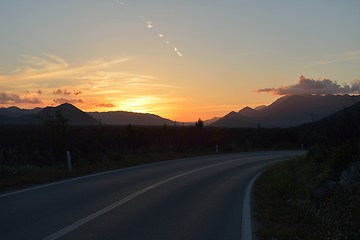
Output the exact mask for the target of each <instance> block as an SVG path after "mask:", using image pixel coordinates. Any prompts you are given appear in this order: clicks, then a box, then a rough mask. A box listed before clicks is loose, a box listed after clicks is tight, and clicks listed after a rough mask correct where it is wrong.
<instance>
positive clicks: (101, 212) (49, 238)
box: [43, 154, 283, 240]
mask: <svg viewBox="0 0 360 240" xmlns="http://www.w3.org/2000/svg"><path fill="white" fill-rule="evenodd" d="M254 158H255V159H258V160H259V161H260V160H264V158H266V159H268V160H271V159H276V158H283V156H279V155H278V154H276V155H273V156H271V157H269V156H260V159H259V156H256V157H245V158H238V159H234V160H228V161H225V162H220V163H216V164H212V165H209V166H206V167H201V168H197V169H194V170H191V171H188V172H185V173H181V174H178V175H176V176H173V177H171V178H167V179H165V180H163V181H160V182H157V183H155V184H152V185H150V186H148V187H145V188H143V189H141V190H138V191H136V192H134V193H132V194H130V195H128V196H126V197H125V198H123V199H121V200H119V201H117V202H115V203H113V204H110V205H109V206H107V207H105V208H103V209H101V210H99V211H97V212H94V213H92V214H90V215H89V216H87V217H84V218H82V219H80V220H78V221H76V222H74V223H72V224H70V225H68V226H66V227H64V228H63V229H61V230H59V231H57V232H55V233H53V234H51V235H49V236H47V237H45V238H43V240H53V239H58V238H60V237H62V236H64V235H65V234H67V233H69V232H71V231H73V230H75V229H77V228H79V227H81V226H82V225H84V224H86V223H88V222H90V221H92V220H94V219H95V218H97V217H100V216H101V215H104V214H105V213H107V212H109V211H111V210H113V209H115V208H117V207H119V206H121V205H123V204H125V203H127V202H129V201H130V200H132V199H134V198H136V197H138V196H140V195H141V194H143V193H146V192H148V191H150V190H152V189H154V188H156V187H159V186H160V185H163V184H165V183H168V182H170V181H173V180H175V179H177V178H180V177H183V176H186V175H189V174H192V173H195V172H199V171H202V170H205V169H208V168H213V167H216V166H220V165H224V164H228V163H232V162H235V161H239V160H242V161H244V160H251V159H254Z"/></svg>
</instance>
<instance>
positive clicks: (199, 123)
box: [195, 118, 204, 128]
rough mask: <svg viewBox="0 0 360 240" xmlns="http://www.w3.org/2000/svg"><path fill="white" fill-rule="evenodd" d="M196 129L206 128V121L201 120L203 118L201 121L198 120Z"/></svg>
mask: <svg viewBox="0 0 360 240" xmlns="http://www.w3.org/2000/svg"><path fill="white" fill-rule="evenodd" d="M195 127H197V128H203V127H204V121H203V120H201V118H199V120H197V122H196V123H195Z"/></svg>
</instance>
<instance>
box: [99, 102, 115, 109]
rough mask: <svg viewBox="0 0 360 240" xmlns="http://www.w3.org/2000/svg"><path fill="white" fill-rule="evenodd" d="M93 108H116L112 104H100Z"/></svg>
mask: <svg viewBox="0 0 360 240" xmlns="http://www.w3.org/2000/svg"><path fill="white" fill-rule="evenodd" d="M95 107H104V108H114V107H116V106H115V105H114V104H112V103H100V104H96V105H95Z"/></svg>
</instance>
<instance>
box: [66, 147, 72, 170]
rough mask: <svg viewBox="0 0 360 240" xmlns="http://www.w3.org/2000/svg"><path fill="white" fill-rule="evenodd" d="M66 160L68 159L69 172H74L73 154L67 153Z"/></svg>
mask: <svg viewBox="0 0 360 240" xmlns="http://www.w3.org/2000/svg"><path fill="white" fill-rule="evenodd" d="M66 158H67V165H68V170H69V172H71V171H72V164H71V154H70V151H69V150H68V151H66Z"/></svg>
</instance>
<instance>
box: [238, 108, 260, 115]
mask: <svg viewBox="0 0 360 240" xmlns="http://www.w3.org/2000/svg"><path fill="white" fill-rule="evenodd" d="M254 112H256V110H254V109H253V108H251V107H244V108H243V109H241V110H240V111H239V112H238V114H241V115H244V116H248V115H251V114H253V113H254Z"/></svg>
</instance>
